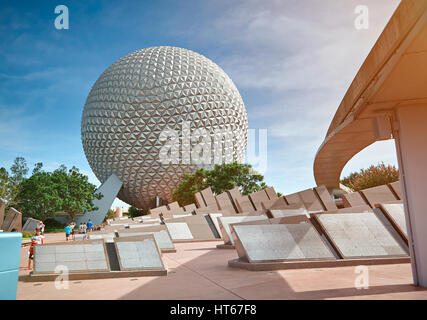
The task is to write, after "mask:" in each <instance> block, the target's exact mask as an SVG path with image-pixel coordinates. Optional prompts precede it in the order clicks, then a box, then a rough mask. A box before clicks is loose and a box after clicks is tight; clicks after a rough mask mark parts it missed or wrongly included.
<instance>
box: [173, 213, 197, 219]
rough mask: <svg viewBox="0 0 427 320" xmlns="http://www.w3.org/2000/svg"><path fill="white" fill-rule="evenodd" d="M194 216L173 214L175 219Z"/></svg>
mask: <svg viewBox="0 0 427 320" xmlns="http://www.w3.org/2000/svg"><path fill="white" fill-rule="evenodd" d="M192 215H193V214H191V213H187V214H173V215H172V217H173V218H182V217H188V216H192Z"/></svg>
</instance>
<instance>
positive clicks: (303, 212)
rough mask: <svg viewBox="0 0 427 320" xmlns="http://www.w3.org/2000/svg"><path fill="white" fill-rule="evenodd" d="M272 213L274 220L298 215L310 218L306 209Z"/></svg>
mask: <svg viewBox="0 0 427 320" xmlns="http://www.w3.org/2000/svg"><path fill="white" fill-rule="evenodd" d="M270 212H271V215H272V217H273V218H284V217H288V216H292V215H298V214H301V215H306V216H308V212H307V210H306V209H305V208H297V209H279V210H270Z"/></svg>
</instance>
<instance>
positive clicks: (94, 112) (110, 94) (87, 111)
mask: <svg viewBox="0 0 427 320" xmlns="http://www.w3.org/2000/svg"><path fill="white" fill-rule="evenodd" d="M183 121H186V122H187V123H190V125H191V126H190V128H191V132H194V130H195V129H200V128H203V129H205V130H206V131H207V132H208V134H209V135H211V136H212V137H213V134H214V132H215V130H216V129H228V130H231V131H232V132H233V134H234V135H233V137H228V138H227V137H226V138H225V139H231V140H232V141H228V142H231V143H232V144H231V145H230V144H227V143H224V150H226V149H227V148H229V149H228V150H226V151H227V152H229V154H231V157H232V159H231V160H230V158H228V159H229V160H228V161H242V160H243V158H244V153H245V150H246V143H247V129H248V122H247V116H246V110H245V106H244V104H243V101H242V98H241V96H240V94H239V92H238V90H237V88H236V87H235V85H234V84H233V82H232V81H231V79H230V78H229V77H228V76H227V74H226V73H225V72H224V71H223V70H222V69H221V68H220V67H219V66H218V65H216V64H215V63H214V62H212V61H211V60H209V59H207V58H206V57H204V56H202V55H200V54H198V53H195V52H193V51H190V50H187V49H182V48H175V47H151V48H146V49H141V50H137V51H134V52H132V53H130V54H128V55H127V56H125V57H123V58H121V59H119V60H118V61H116V62H115V63H114V64H113V65H111V66H110V67H109V68H108V69H107V70H106V71H105V72H104V73H103V74H102V75H101V76H100V77H99V79H98V80H97V81H96V82H95V84H94V85H93V87H92V90H91V91H90V93H89V96H88V97H87V100H86V104H85V106H84V110H83V115H82V123H81V133H82V143H83V149H84V152H85V154H86V157H87V160H88V162H89V165H90V166H91V168H92V170H93V172H94V173H95V175H96V177H97V178H98V179H99V180H100V181H101V182H104V181H105V180H106V179H107V178H108V177H109V176H110V175H111V174H112V173H115V174H116V175H117V176H118V177H119V178H120V180H121V181H122V182H123V187H122V189H121V190H120V192H119V195H118V197H119V198H120V199H121V200H123V201H124V202H126V203H128V204H130V205H133V206H135V207H137V208H150V207H153V204H154V199H155V197H156V196H159V197H160V198H162V199H164V200H167V201H168V202H170V201H172V192H173V191H174V190H175V189H176V187H177V186H178V184H179V183H180V182H181V179H182V175H183V174H184V173H192V172H194V171H195V170H196V169H197V168H199V167H206V165H205V164H194V163H190V164H183V163H182V161H181V162H179V163H169V164H164V163H162V162H161V161H160V157H159V153H160V149H161V148H162V147H163V146H164V145H165V142H164V141H161V140H160V134H161V132H162V131H163V130H164V129H173V130H177V132H179V133H180V134H179V136H180V137H181V132H182V123H183ZM180 141H183V140H182V139H181V138H180ZM227 146H228V147H227ZM180 150H182V149H180ZM181 155H182V154H181V153H180V156H181Z"/></svg>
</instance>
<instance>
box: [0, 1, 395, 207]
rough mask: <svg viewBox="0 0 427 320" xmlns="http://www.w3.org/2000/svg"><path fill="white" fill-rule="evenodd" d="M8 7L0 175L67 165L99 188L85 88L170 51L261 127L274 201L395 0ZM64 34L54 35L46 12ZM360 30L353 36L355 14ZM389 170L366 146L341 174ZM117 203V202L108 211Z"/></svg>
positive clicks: (1, 9) (306, 170) (302, 180)
mask: <svg viewBox="0 0 427 320" xmlns="http://www.w3.org/2000/svg"><path fill="white" fill-rule="evenodd" d="M365 2H366V3H361V2H360V1H359V0H345V1H336V0H322V1H320V0H317V1H316V0H280V1H279V0H278V1H270V0H265V1H250V0H247V1H237V0H234V1H229V0H215V1H214V0H210V1H207V0H196V1H191V0H190V1H189V0H187V1H90V0H89V1H61V2H58V1H46V0H44V1H9V0H7V1H6V0H3V1H2V2H1V4H0V21H1V22H0V43H1V46H0V167H2V166H3V167H6V168H9V167H10V165H11V164H12V162H13V159H14V158H15V157H17V156H23V157H25V159H26V160H27V162H28V164H29V166H30V167H31V168H32V166H33V165H34V163H36V162H43V163H44V166H45V169H47V170H53V169H56V168H57V167H58V166H59V165H60V164H65V165H67V166H72V165H75V166H77V167H78V168H80V169H81V170H82V172H84V173H85V174H87V175H88V176H89V177H90V180H91V181H92V182H93V183H95V184H97V185H99V181H98V180H97V179H96V177H95V176H94V175H93V173H92V172H91V169H90V167H89V164H88V162H87V161H86V158H85V155H84V153H83V148H82V144H81V139H80V120H81V114H82V110H83V106H84V103H85V100H86V97H87V95H88V93H89V91H90V88H91V86H92V85H93V83H94V82H95V81H96V79H97V78H98V77H99V75H100V74H101V73H102V72H103V71H104V70H105V69H106V68H107V67H109V66H110V65H111V64H112V63H113V62H114V61H116V60H117V59H119V58H121V57H122V56H124V55H126V54H128V53H130V52H132V51H134V50H137V49H141V48H144V47H150V46H157V45H169V46H178V47H183V48H187V49H191V50H193V51H196V52H198V53H200V54H203V55H204V56H206V57H208V58H209V59H211V60H213V61H214V62H216V63H217V64H218V65H220V66H221V67H222V68H223V69H224V70H225V72H226V73H227V74H228V75H229V76H230V77H231V79H233V81H234V83H235V84H236V86H237V88H238V89H239V91H240V93H241V95H242V98H243V101H244V103H245V106H246V109H247V113H248V120H249V128H252V129H267V130H268V167H267V171H266V172H265V174H264V176H265V180H266V182H267V183H268V184H269V185H272V186H274V187H275V188H276V190H277V191H281V192H282V193H285V194H286V193H291V192H296V191H298V190H301V189H305V188H308V187H312V186H314V184H315V182H314V177H313V160H314V156H315V154H316V151H317V149H318V147H319V146H320V144H321V142H322V141H323V139H324V136H325V134H326V131H327V128H328V126H329V123H330V121H331V119H332V117H333V115H334V113H335V111H336V109H337V107H338V105H339V103H340V102H341V100H342V97H343V96H344V94H345V92H346V90H347V88H348V86H349V85H350V83H351V81H352V80H353V78H354V76H355V74H356V72H357V71H358V69H359V67H360V66H361V64H362V63H363V61H364V59H365V58H366V56H367V54H368V53H369V51H370V49H371V48H372V46H373V45H374V43H375V41H376V39H377V38H378V36H379V35H380V33H381V31H382V30H383V28H384V27H385V25H386V23H387V21H388V20H389V18H390V17H391V15H392V13H393V11H394V10H395V8H396V7H397V5H398V4H399V1H398V0H376V1H374V0H370V1H365ZM60 4H64V5H66V6H67V7H68V9H69V23H70V28H69V29H68V30H57V29H56V28H55V27H54V20H55V18H56V16H57V15H56V14H55V13H54V9H55V7H56V6H57V5H60ZM360 4H366V5H367V6H368V8H369V28H368V29H367V30H357V29H356V28H355V27H354V20H355V19H356V16H357V15H356V14H355V12H354V10H355V7H356V6H357V5H360ZM379 161H384V162H385V163H391V164H396V163H397V161H396V157H395V150H394V142H393V141H392V140H390V141H385V142H381V143H376V144H374V145H373V146H371V147H369V148H367V149H366V150H364V151H362V152H361V153H359V154H358V155H357V156H356V157H355V158H353V159H352V160H351V161H350V162H349V163H348V165H347V166H346V167H345V169H344V171H343V175H345V174H348V173H350V172H351V171H355V170H358V169H360V168H361V167H367V166H369V165H370V164H376V163H378V162H379ZM115 203H116V204H120V202H119V201H116V202H115Z"/></svg>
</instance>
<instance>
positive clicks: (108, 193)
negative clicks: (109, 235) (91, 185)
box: [75, 173, 123, 225]
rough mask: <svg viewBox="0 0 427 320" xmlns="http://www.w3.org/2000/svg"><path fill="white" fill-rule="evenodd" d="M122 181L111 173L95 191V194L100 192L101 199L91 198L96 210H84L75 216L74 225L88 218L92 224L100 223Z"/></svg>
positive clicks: (85, 221) (84, 221) (86, 220)
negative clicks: (78, 215)
mask: <svg viewBox="0 0 427 320" xmlns="http://www.w3.org/2000/svg"><path fill="white" fill-rule="evenodd" d="M122 185H123V182H121V181H120V179H119V178H118V177H117V176H116V175H115V174H114V173H113V174H112V175H111V176H110V177H109V178H108V179H107V180H105V182H104V183H103V184H101V186H100V187H99V188H98V189H97V190H96V191H95V194H98V193H102V194H103V197H102V198H101V199H99V200H98V199H95V200H93V204H94V205H95V207H97V208H98V210H95V211H91V212H85V213H84V215H83V216H80V217H78V218H76V221H75V222H76V225H79V224H80V223H81V222H83V223H87V222H88V221H89V219H90V220H91V221H92V222H93V224H94V225H100V224H102V223H103V222H104V219H105V216H106V215H107V213H108V210H110V208H111V205H112V204H113V202H114V199H115V198H116V197H117V194H118V193H119V191H120V189H121V187H122Z"/></svg>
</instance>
